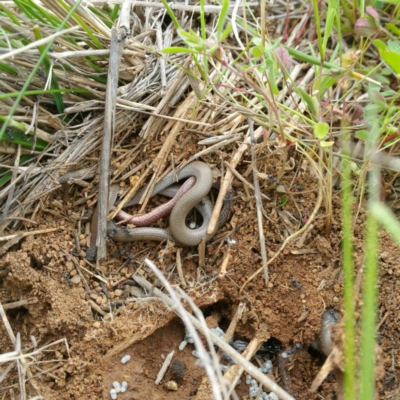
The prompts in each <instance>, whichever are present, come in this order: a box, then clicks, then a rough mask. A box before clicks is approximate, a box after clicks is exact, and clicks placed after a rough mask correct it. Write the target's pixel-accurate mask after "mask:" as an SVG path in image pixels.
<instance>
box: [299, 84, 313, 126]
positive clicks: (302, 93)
mask: <svg viewBox="0 0 400 400" xmlns="http://www.w3.org/2000/svg"><path fill="white" fill-rule="evenodd" d="M296 91H297V93H298V94H299V96H300V97H301V99H302V100H303V101H304V103H306V104H307V107H308V110H309V112H310V114H311V115H313V116H314V117H315V119H318V116H319V105H318V101H317V99H316V98H315V97H311V96H310V95H309V94H308V93H307V92H306V91H305V90H304V89H302V88H297V89H296Z"/></svg>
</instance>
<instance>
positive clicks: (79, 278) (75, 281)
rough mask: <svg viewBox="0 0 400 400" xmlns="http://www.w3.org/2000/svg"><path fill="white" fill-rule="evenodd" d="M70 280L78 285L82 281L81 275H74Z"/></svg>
mask: <svg viewBox="0 0 400 400" xmlns="http://www.w3.org/2000/svg"><path fill="white" fill-rule="evenodd" d="M70 281H71V282H72V283H74V284H75V285H77V284H78V283H80V281H81V277H80V276H79V275H75V276H73V277H72V278H71V279H70Z"/></svg>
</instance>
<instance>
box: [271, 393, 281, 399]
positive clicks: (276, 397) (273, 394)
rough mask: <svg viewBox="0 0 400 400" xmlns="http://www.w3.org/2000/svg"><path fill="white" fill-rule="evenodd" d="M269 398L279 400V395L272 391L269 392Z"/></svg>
mask: <svg viewBox="0 0 400 400" xmlns="http://www.w3.org/2000/svg"><path fill="white" fill-rule="evenodd" d="M269 400H279V397H278V396H277V395H276V394H275V393H274V392H271V393H270V394H269Z"/></svg>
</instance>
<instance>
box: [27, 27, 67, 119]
mask: <svg viewBox="0 0 400 400" xmlns="http://www.w3.org/2000/svg"><path fill="white" fill-rule="evenodd" d="M33 32H34V34H35V38H36V40H40V39H42V34H41V32H40V30H39V27H38V26H37V25H36V26H34V27H33ZM38 50H39V53H40V54H41V55H42V56H44V58H43V66H44V69H45V71H46V74H47V75H50V74H51V83H50V86H51V88H52V89H56V90H59V89H60V88H59V86H58V82H57V78H56V75H55V73H54V71H52V68H51V61H50V57H49V56H48V54H47V51H46V49H45V47H44V46H43V45H42V46H38ZM53 97H54V101H55V103H56V107H57V111H58V113H59V114H62V113H63V112H64V109H65V106H64V101H63V99H62V96H61V94H60V93H59V92H55V93H53Z"/></svg>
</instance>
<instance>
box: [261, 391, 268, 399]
mask: <svg viewBox="0 0 400 400" xmlns="http://www.w3.org/2000/svg"><path fill="white" fill-rule="evenodd" d="M261 398H262V400H269V395H268V393H267V392H262V393H261Z"/></svg>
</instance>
